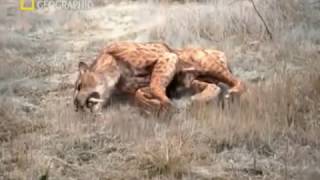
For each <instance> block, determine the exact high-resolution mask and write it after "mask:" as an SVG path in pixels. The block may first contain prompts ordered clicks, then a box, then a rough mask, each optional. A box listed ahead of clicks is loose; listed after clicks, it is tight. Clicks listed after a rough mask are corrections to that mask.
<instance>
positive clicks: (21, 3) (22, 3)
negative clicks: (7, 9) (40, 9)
mask: <svg viewBox="0 0 320 180" xmlns="http://www.w3.org/2000/svg"><path fill="white" fill-rule="evenodd" d="M27 1H31V6H29V7H26V6H25V0H19V9H20V10H21V11H34V10H35V6H36V0H27Z"/></svg>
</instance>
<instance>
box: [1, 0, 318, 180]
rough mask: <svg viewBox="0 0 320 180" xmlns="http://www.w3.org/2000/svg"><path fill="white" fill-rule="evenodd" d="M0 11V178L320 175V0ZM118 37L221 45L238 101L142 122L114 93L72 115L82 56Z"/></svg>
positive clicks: (309, 179)
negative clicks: (238, 88)
mask: <svg viewBox="0 0 320 180" xmlns="http://www.w3.org/2000/svg"><path fill="white" fill-rule="evenodd" d="M92 2H93V4H94V7H91V8H90V9H88V10H79V11H75V10H72V11H71V10H65V9H57V8H54V7H52V8H49V9H37V10H36V11H34V12H21V11H19V10H18V9H17V6H18V4H17V2H15V1H13V0H9V1H7V2H6V3H4V4H3V5H1V7H0V23H1V24H0V63H1V66H0V180H2V179H3V180H8V179H10V180H15V179H17V180H18V179H19V180H20V179H22V180H24V179H25V180H30V179H41V178H42V179H41V180H44V179H49V180H67V179H79V180H87V179H97V180H98V179H99V180H107V179H108V180H109V179H190V180H191V179H201V180H209V179H210V180H232V179H234V180H239V179H257V180H258V179H264V180H267V179H270V180H276V179H279V180H280V179H281V180H282V179H285V180H289V179H290V180H291V179H295V180H317V179H320V140H319V139H320V11H319V10H320V2H318V1H316V0H305V1H298V0H282V1H278V0H268V1H262V0H254V2H255V5H256V8H257V10H258V11H259V13H260V15H261V16H262V18H263V21H265V24H266V25H267V27H268V28H269V30H270V33H271V35H272V39H271V38H270V34H268V32H267V31H266V27H265V25H264V23H263V21H262V19H261V18H260V17H259V15H258V14H257V12H256V11H255V9H254V7H253V5H252V3H251V2H252V1H242V0H239V1H237V0H235V1H234V0H224V1H223V0H212V1H209V0H207V1H197V2H196V1H169V0H167V1H154V0H150V1H121V2H118V1H107V0H105V1H104V0H93V1H92ZM117 40H128V41H137V42H147V41H164V42H167V43H168V44H169V45H170V46H172V47H207V48H216V49H219V50H222V51H224V52H225V53H226V55H227V57H228V61H229V62H230V64H231V66H232V69H233V70H234V73H235V74H236V75H237V76H239V77H240V78H241V79H243V80H244V81H245V82H246V83H247V84H248V91H247V92H246V93H245V94H244V95H243V96H242V97H241V99H240V101H239V102H238V103H230V104H228V103H227V104H226V106H225V108H224V109H222V108H221V107H220V106H218V105H216V104H214V103H212V104H211V105H206V106H200V105H198V106H195V105H194V106H188V104H189V101H188V97H184V98H182V99H176V100H174V101H175V104H177V106H179V107H180V112H179V113H175V114H173V115H172V116H168V117H167V118H156V117H146V116H144V115H142V114H141V113H140V111H139V110H138V108H136V107H134V106H133V105H132V104H131V103H128V102H126V101H117V100H116V99H115V101H114V103H112V105H111V106H109V107H107V108H105V109H104V110H103V115H102V116H99V117H96V116H93V115H91V114H85V113H77V112H74V107H73V103H72V92H73V83H74V81H75V79H76V77H77V65H78V62H79V61H86V62H88V63H89V62H91V61H92V60H93V59H94V57H95V56H97V54H98V52H99V50H100V49H101V48H102V47H103V46H104V45H105V44H107V43H109V42H111V41H117Z"/></svg>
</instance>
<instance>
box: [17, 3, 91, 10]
mask: <svg viewBox="0 0 320 180" xmlns="http://www.w3.org/2000/svg"><path fill="white" fill-rule="evenodd" d="M49 7H55V8H57V9H64V10H85V9H90V8H91V7H93V2H92V0H19V9H20V10H21V11H34V10H36V9H43V8H49Z"/></svg>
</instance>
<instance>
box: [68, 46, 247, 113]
mask: <svg viewBox="0 0 320 180" xmlns="http://www.w3.org/2000/svg"><path fill="white" fill-rule="evenodd" d="M79 66H80V65H79ZM84 67H86V65H84ZM83 69H84V70H83ZM79 72H80V73H79V77H78V80H77V82H76V90H75V96H74V97H75V98H74V99H75V105H76V107H77V108H78V107H80V108H84V107H88V101H90V98H95V101H97V98H98V99H102V100H108V98H109V97H110V95H111V94H112V93H113V92H115V91H116V92H119V91H121V92H125V93H130V94H134V96H135V98H136V100H137V102H138V103H140V104H145V105H147V106H158V105H160V106H164V107H168V105H170V104H171V101H170V99H169V98H168V97H167V96H166V88H167V86H168V85H169V83H170V82H171V81H172V79H173V77H174V76H178V78H179V79H180V80H179V81H181V83H182V84H183V86H184V87H185V88H192V89H194V90H195V91H196V93H197V94H196V95H194V96H193V97H192V99H194V100H199V101H209V100H210V99H212V98H214V97H216V96H217V95H218V94H219V92H220V89H219V87H218V86H217V83H218V82H223V83H225V84H227V85H229V86H230V90H229V93H231V94H242V93H243V92H244V91H245V85H244V83H243V82H242V81H240V80H239V79H237V78H236V77H234V76H233V75H232V73H231V72H230V69H229V67H228V66H227V60H226V57H225V55H224V53H223V52H221V51H217V50H212V49H201V48H185V49H171V48H169V47H168V46H167V45H166V44H164V43H132V42H115V43H112V44H110V45H109V46H107V47H106V48H104V49H103V51H102V52H101V54H100V55H99V56H98V58H97V59H96V60H95V61H94V62H93V63H92V64H91V66H89V67H87V68H80V67H79ZM92 107H95V108H96V107H98V108H97V109H99V108H100V103H95V104H94V106H92ZM89 108H90V109H92V108H91V106H90V107H89Z"/></svg>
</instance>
